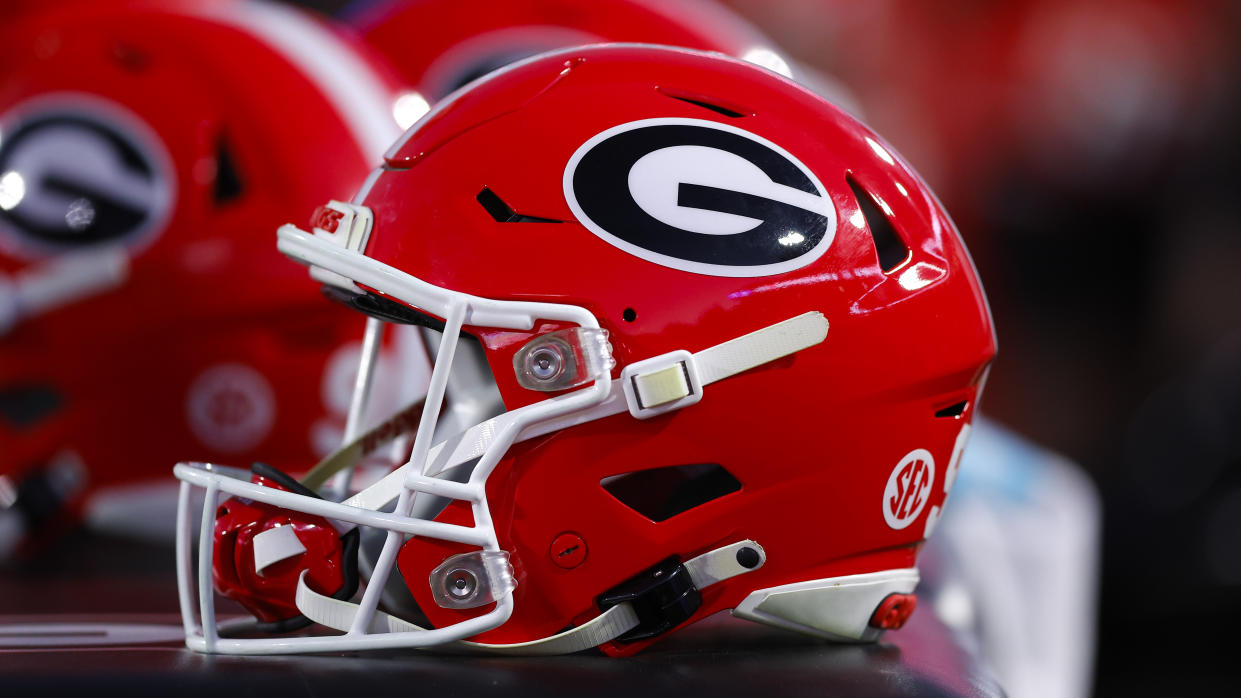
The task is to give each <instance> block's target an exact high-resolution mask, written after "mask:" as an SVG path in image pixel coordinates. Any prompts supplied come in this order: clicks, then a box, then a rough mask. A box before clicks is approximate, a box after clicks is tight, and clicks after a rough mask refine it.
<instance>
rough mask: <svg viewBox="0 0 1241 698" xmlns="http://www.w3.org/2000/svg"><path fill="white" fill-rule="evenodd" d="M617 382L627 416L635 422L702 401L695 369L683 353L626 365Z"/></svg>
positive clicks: (684, 352)
mask: <svg viewBox="0 0 1241 698" xmlns="http://www.w3.org/2000/svg"><path fill="white" fill-rule="evenodd" d="M620 382H621V387H622V389H623V390H624V391H625V404H627V405H628V406H629V414H631V415H633V416H634V417H636V418H638V419H650V418H651V417H654V416H656V415H661V414H663V413H665V412H671V411H672V410H679V409H681V408H682V407H688V406H690V405H692V404H694V403H696V402H698V401H699V400H701V399H702V381H701V380H699V378H698V365H697V363H696V362H695V361H694V355H693V354H691V353H689V352H688V351H685V350H678V351H670V352H668V353H667V354H660V355H659V356H655V357H652V358H649V359H646V360H644V361H639V362H637V363H633V364H629V365H628V366H626V367H625V368H624V370H622V371H621V380H620Z"/></svg>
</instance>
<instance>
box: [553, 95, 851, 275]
mask: <svg viewBox="0 0 1241 698" xmlns="http://www.w3.org/2000/svg"><path fill="white" fill-rule="evenodd" d="M564 194H565V199H566V201H567V202H568V204H569V208H570V209H572V211H573V214H574V215H575V216H577V218H578V220H579V221H581V223H582V225H584V226H586V228H587V229H588V230H590V231H591V232H592V233H594V234H595V235H597V236H599V237H600V238H602V239H603V240H605V241H606V242H608V243H609V244H611V245H614V246H615V247H618V248H620V249H622V250H624V251H626V252H628V253H630V254H632V255H636V256H638V257H641V258H642V259H645V260H647V261H650V262H654V263H656V264H660V265H663V266H666V267H672V268H673V269H680V270H682V271H688V272H694V273H697V274H706V275H710V276H769V275H772V274H780V273H783V272H787V271H792V270H794V269H799V268H801V267H804V266H806V265H807V264H810V263H811V262H813V261H814V260H816V259H818V258H819V257H820V256H822V255H823V253H824V252H825V251H827V248H828V246H830V245H831V243H832V239H833V238H834V237H835V234H836V209H835V207H834V206H833V205H832V201H831V198H830V197H829V196H828V195H827V191H826V190H825V189H824V188H823V185H822V184H821V183H820V182H819V180H818V178H817V177H815V175H814V173H813V172H811V171H810V169H809V168H808V167H806V166H805V165H803V164H802V163H801V161H799V160H798V159H797V158H795V157H793V155H792V154H790V153H789V152H788V151H786V150H784V149H783V148H781V147H780V146H778V145H776V144H775V143H772V142H771V141H769V140H767V139H765V138H762V137H760V136H757V135H755V134H753V133H750V132H749V131H745V130H743V129H740V128H737V127H735V126H730V125H727V124H720V123H716V122H714V121H706V120H702V119H682V118H666V119H646V120H643V121H633V122H630V123H627V124H621V125H620V126H615V127H613V128H610V129H608V130H606V131H604V132H602V133H599V134H597V135H596V136H594V137H593V138H591V139H590V140H588V141H586V142H585V143H584V144H582V146H581V147H580V148H578V149H577V152H575V153H574V154H573V157H571V158H570V159H569V164H568V165H567V167H566V168H565V173H564Z"/></svg>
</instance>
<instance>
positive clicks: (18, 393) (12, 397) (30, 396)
mask: <svg viewBox="0 0 1241 698" xmlns="http://www.w3.org/2000/svg"><path fill="white" fill-rule="evenodd" d="M63 403H64V398H63V397H62V396H61V394H60V391H58V390H56V389H55V388H53V387H52V386H50V385H43V384H36V383H27V384H22V385H7V386H4V387H3V388H0V417H3V418H4V419H6V420H8V421H9V423H11V424H12V425H13V426H15V427H18V428H25V427H30V426H34V425H35V424H37V423H38V422H41V421H43V420H44V419H46V418H47V417H50V416H51V415H53V414H55V413H56V412H57V411H59V410H60V406H61V405H62V404H63Z"/></svg>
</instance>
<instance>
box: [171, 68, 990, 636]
mask: <svg viewBox="0 0 1241 698" xmlns="http://www.w3.org/2000/svg"><path fill="white" fill-rule="evenodd" d="M386 160H387V161H386V165H385V167H384V168H382V169H380V170H377V171H376V172H375V174H374V175H373V176H372V178H371V179H369V180H368V181H367V184H366V185H365V186H364V187H363V189H362V192H361V193H360V194H359V196H358V197H357V198H356V199H355V204H341V203H333V204H331V205H330V207H329V208H328V209H325V211H324V213H323V215H320V216H318V217H316V219H315V221H314V224H313V227H314V230H313V232H304V231H302V230H299V229H296V228H294V227H293V226H285V227H284V228H282V229H281V232H280V248H281V250H282V251H283V252H285V253H286V254H288V255H289V256H291V257H293V258H295V259H298V260H300V261H302V262H304V263H306V264H308V265H310V267H311V273H312V275H313V276H314V277H315V278H317V279H319V280H320V281H322V282H324V284H325V286H326V287H327V288H329V289H331V294H332V295H334V296H335V297H336V298H337V299H338V300H342V301H344V302H346V303H348V304H350V305H353V306H354V307H356V308H358V309H361V310H364V311H366V312H368V313H370V314H371V315H372V316H373V317H375V318H381V319H382V320H384V321H386V324H398V325H399V324H402V323H409V324H414V325H420V326H423V327H428V328H433V329H436V330H438V331H439V332H440V334H439V337H440V340H439V341H438V342H435V343H433V345H435V346H436V347H437V348H436V356H435V366H434V369H433V373H432V377H431V383H430V385H431V387H430V392H429V396H428V399H427V401H426V405H425V407H424V408H423V409H422V416H421V419H420V421H419V423H418V428H417V432H418V435H417V438H416V440H415V441H414V446H413V453H412V456H411V458H410V460H409V463H408V464H407V465H405V466H403V467H401V468H399V469H397V470H396V471H394V472H393V473H392V474H390V475H388V476H387V477H385V478H383V479H382V480H380V481H378V482H377V483H375V484H373V485H371V486H369V487H366V488H364V489H362V490H361V491H359V492H357V493H356V494H354V495H353V496H352V497H350V498H349V499H347V500H346V501H344V502H343V503H335V502H330V501H326V500H322V499H318V498H316V497H315V496H314V493H313V492H307V491H303V490H304V488H301V487H300V486H299V485H298V484H297V483H296V482H289V481H288V480H287V479H285V478H282V477H281V476H280V475H279V474H278V473H271V472H270V471H265V470H264V471H260V470H256V471H255V472H254V477H253V478H252V479H253V480H254V481H253V482H250V481H249V480H250V479H251V476H249V475H247V474H244V473H239V472H231V471H229V470H228V469H226V468H221V467H219V466H209V465H195V464H188V463H187V464H181V465H178V466H177V469H176V472H177V475H178V477H180V478H181V479H182V480H183V481H184V482H185V483H187V484H192V485H196V486H200V487H204V488H206V499H207V501H206V502H205V508H204V511H206V512H212V513H215V514H216V518H215V519H214V521H215V527H214V542H213V541H212V539H211V536H212V535H213V530H212V525H211V519H210V518H207V519H206V520H205V524H206V525H204V526H203V536H204V540H203V543H202V545H201V547H200V549H201V550H208V549H210V550H211V551H212V553H211V555H210V556H208V557H205V558H204V560H203V561H204V564H205V563H207V562H210V563H211V564H212V565H213V566H212V573H213V574H214V578H215V587H216V589H218V590H219V591H220V592H221V593H223V594H224V595H226V596H228V597H230V598H233V599H235V600H237V601H239V602H241V603H242V604H243V605H245V606H247V608H249V609H251V610H252V611H254V612H255V614H256V616H259V617H260V619H261V620H264V621H265V622H267V623H269V627H271V626H270V624H273V623H274V624H275V625H276V626H278V625H279V624H280V623H281V622H284V621H286V620H289V618H288V614H297V613H300V614H302V615H304V616H305V618H307V619H310V620H313V621H315V622H317V623H319V624H321V625H323V626H326V627H328V628H334V629H337V630H342V631H347V630H351V631H352V632H350V633H349V634H348V635H345V636H337V635H331V636H313V637H294V638H273V639H268V638H249V639H234V638H222V637H220V636H219V635H218V632H217V627H216V619H215V617H214V612H213V604H214V600H213V599H214V596H213V591H212V588H211V586H210V585H206V586H202V585H199V587H198V596H197V603H196V604H194V602H193V599H194V598H195V597H194V596H193V594H192V589H191V585H193V584H194V582H193V581H192V578H191V575H189V574H185V575H183V576H182V583H183V587H182V596H181V598H182V604H183V611H184V612H185V613H186V614H187V617H191V618H192V617H193V616H194V615H195V610H196V609H197V610H199V611H201V614H202V621H203V625H202V627H201V628H198V627H194V626H193V625H192V624H191V626H190V627H188V628H187V631H188V632H187V642H188V644H189V646H190V647H192V648H195V649H198V650H200V651H215V652H228V653H250V652H272V651H281V652H291V651H299V650H300V651H336V650H349V649H365V648H380V647H398V646H413V647H420V646H427V645H440V644H445V643H453V642H460V641H462V640H464V639H465V638H472V641H471V645H472V646H473V647H474V648H476V649H477V648H479V647H480V646H481V648H482V649H486V650H491V651H500V652H525V653H556V652H568V651H575V650H579V649H583V648H586V647H592V646H600V647H601V648H602V649H603V650H604V651H605V652H608V653H609V654H630V653H633V652H636V651H638V650H639V649H641V648H642V647H645V646H646V645H648V644H649V643H650V642H653V641H654V640H655V639H657V638H658V637H660V636H662V635H663V634H664V633H666V632H667V631H669V630H671V629H673V628H676V627H680V626H683V625H684V624H686V623H690V622H693V621H696V620H699V619H701V618H704V617H706V616H708V615H710V614H712V613H715V612H717V611H720V610H724V609H733V613H734V614H735V615H738V616H741V617H744V618H748V619H751V620H755V621H759V622H763V623H769V624H772V625H776V626H779V627H784V628H789V629H793V630H797V631H801V632H804V633H807V634H810V635H813V636H817V637H826V638H835V639H849V640H873V639H875V638H877V637H878V636H879V635H880V634H881V633H882V632H883V630H885V629H889V628H895V627H899V626H900V625H901V624H902V623H903V622H904V620H905V618H906V617H907V616H908V614H909V612H910V611H911V610H912V606H913V603H914V601H913V597H912V592H913V590H914V587H915V585H916V584H917V581H918V573H917V570H916V568H915V566H914V565H915V560H916V557H917V553H918V550H919V548H920V545H921V542H922V541H923V540H924V539H925V538H926V536H927V535H929V534H930V532H931V530H932V528H933V527H934V524H935V522H936V521H937V519H938V516H939V513H940V509H941V506H942V504H943V503H944V500H945V498H946V497H947V493H948V491H949V489H950V487H951V485H952V482H953V479H954V477H955V473H956V470H955V469H956V466H957V464H958V462H959V459H960V455H961V451H962V449H963V447H964V444H965V441H966V438H967V435H968V429H969V422H970V420H971V419H972V417H973V414H974V406H975V405H976V403H977V400H978V397H979V391H980V389H981V384H982V382H983V379H984V375H985V371H986V367H987V366H988V364H989V362H990V360H991V357H992V355H993V353H994V349H995V342H994V336H993V333H992V327H991V320H990V315H989V312H988V310H987V305H986V300H985V298H984V296H983V293H982V289H981V287H980V285H979V283H978V280H977V277H976V274H975V271H974V268H973V265H972V263H971V261H970V258H969V256H968V253H967V252H966V250H965V248H964V246H963V245H962V243H961V241H960V238H959V236H958V234H957V232H956V230H955V228H954V227H953V225H952V223H951V221H950V220H949V219H948V217H947V215H946V214H945V213H944V211H943V210H942V209H941V207H940V205H939V203H938V202H937V201H936V199H935V197H934V195H933V194H932V193H931V192H930V191H929V190H928V189H927V188H926V186H925V185H924V183H923V182H922V180H921V179H919V178H918V176H917V175H916V174H914V173H913V172H912V171H911V170H910V169H909V167H908V166H907V165H906V164H905V163H904V161H902V160H901V159H900V158H899V157H898V156H897V155H896V154H895V153H894V152H893V151H892V150H891V148H890V147H889V146H887V145H886V144H885V143H884V142H883V141H882V140H881V139H880V138H879V137H878V136H876V135H875V134H873V133H871V132H870V131H869V130H867V129H866V128H865V127H864V126H862V125H861V124H859V123H858V122H857V121H856V120H854V119H853V118H851V117H850V116H848V115H847V114H845V113H844V112H842V111H840V110H839V109H837V108H835V107H833V106H832V105H831V104H829V103H827V102H826V101H824V100H823V99H822V98H820V97H818V96H817V95H815V94H813V93H812V92H810V91H808V90H806V89H804V88H802V87H800V86H798V85H796V84H794V83H793V82H791V81H788V80H785V79H783V78H780V77H778V76H776V75H774V74H772V73H771V72H769V71H765V70H760V69H757V68H755V67H754V66H752V65H749V64H747V63H744V62H741V61H737V60H734V59H730V58H727V57H724V56H721V55H719V54H706V53H699V52H696V51H689V50H680V49H671V48H661V47H653V46H649V45H623V44H622V45H612V46H592V47H580V48H575V49H569V50H565V51H559V52H554V53H550V54H545V55H541V56H538V57H536V58H532V59H529V60H526V61H522V62H520V63H517V64H514V65H511V66H509V67H508V68H505V69H502V70H499V71H497V72H494V73H492V74H490V75H489V76H487V77H485V78H483V79H482V80H480V81H478V82H476V83H474V84H473V85H472V86H470V87H468V88H466V89H464V90H462V91H460V92H458V93H456V95H455V96H453V97H452V98H450V99H448V100H446V101H444V102H442V103H440V104H439V105H437V107H436V108H435V109H434V110H433V111H432V112H431V113H430V114H428V115H427V116H426V117H424V118H423V119H422V120H421V121H420V122H419V123H418V124H417V125H415V126H414V127H413V128H412V129H411V130H410V131H408V132H407V133H406V135H405V136H404V137H403V138H402V139H401V140H400V141H398V143H397V144H396V145H394V146H393V148H392V149H391V150H390V151H389V152H388V154H387V158H386ZM372 322H373V323H378V322H379V320H372ZM829 326H830V331H829ZM463 356H464V357H466V358H467V359H469V358H471V357H481V358H482V360H483V361H484V362H485V364H484V369H483V370H482V371H479V370H477V366H476V365H474V363H473V362H472V361H470V360H466V361H462V357H463ZM462 371H466V372H469V373H471V374H472V380H474V381H476V382H477V384H478V385H477V390H478V391H482V392H487V391H491V392H494V393H496V394H498V397H499V399H500V400H501V401H502V407H501V409H500V412H499V413H498V414H495V413H493V412H488V411H485V410H481V409H480V410H479V411H478V412H477V414H476V418H475V419H468V418H467V415H466V413H467V412H468V411H469V409H470V407H469V405H470V398H471V395H472V393H471V392H469V391H467V390H465V389H464V388H465V386H464V381H460V380H457V379H459V378H461V377H462V376H461V372H462ZM367 372H369V370H368V369H364V374H366V373H367ZM375 373H376V374H377V377H378V378H379V379H381V380H382V379H383V375H382V369H375ZM454 381H456V382H455V383H454ZM364 382H365V381H360V384H361V383H364ZM445 395H446V400H443V398H444V397H445ZM483 402H486V401H483ZM445 415H451V417H452V419H453V420H455V423H456V424H459V425H463V426H461V427H460V428H453V429H446V428H445V427H444V425H445V423H446V420H447V418H446V417H445ZM183 492H184V490H183ZM227 495H233V497H234V498H232V499H225V500H224V501H222V502H220V501H218V498H219V497H223V496H227ZM188 502H189V499H188V496H185V498H184V499H183V507H186V506H188ZM217 505H219V506H218V508H217ZM238 506H240V507H243V508H244V507H254V506H261V507H265V508H267V509H268V510H270V511H278V512H280V516H283V517H284V519H283V520H282V521H283V523H284V524H292V525H271V526H267V527H265V528H264V529H263V530H259V531H257V532H255V531H254V530H253V529H250V530H247V531H242V532H240V533H239V532H238V530H237V528H235V527H234V525H233V524H232V523H231V522H232V520H233V519H234V517H242V518H246V517H252V514H250V513H247V512H244V511H243V512H241V513H237V512H236V511H234V509H236V508H237V507H238ZM211 515H212V514H211V513H209V514H207V515H206V516H207V517H210V516H211ZM273 520H274V519H273ZM330 522H334V523H330ZM331 527H336V528H340V529H349V528H351V527H358V528H361V529H370V530H378V531H380V532H384V533H386V542H385V544H384V546H383V550H382V552H380V554H379V555H378V556H377V558H376V561H375V562H374V565H373V569H372V570H371V571H370V573H369V580H368V584H367V587H366V591H365V593H363V594H362V596H361V598H360V600H359V601H358V602H357V603H354V602H353V601H351V600H350V599H349V597H350V596H351V595H352V594H353V588H352V587H351V585H350V584H348V583H347V582H346V583H344V584H342V583H341V582H340V579H341V575H340V574H339V573H338V572H337V570H338V569H339V568H340V567H342V566H343V567H345V568H348V567H349V563H348V560H347V559H346V560H345V562H344V564H343V565H342V564H341V556H342V552H341V550H340V548H341V547H343V548H344V552H343V555H344V556H345V557H347V556H348V555H349V554H350V552H349V545H348V544H347V543H346V544H345V545H343V546H339V545H337V544H336V543H335V540H333V538H334V535H335V533H334V531H332V528H331ZM179 529H180V530H179V534H178V547H179V555H180V556H181V562H180V564H181V565H182V568H183V569H185V570H188V569H189V566H190V559H189V556H190V554H191V553H190V551H191V548H192V546H191V541H190V528H189V525H188V519H187V518H184V519H183V521H182V524H181V525H180V526H179ZM325 531H326V533H324V532H325ZM411 534H412V537H410V535H411ZM347 535H349V534H347ZM394 568H399V574H394V572H395V569H394ZM200 574H205V572H202V573H200ZM203 579H205V577H204V578H203ZM394 580H395V583H396V584H397V585H399V586H400V587H401V588H402V590H403V591H404V593H405V594H406V596H407V598H409V599H410V600H412V601H413V603H412V604H407V605H406V606H404V607H402V608H394V607H393V606H391V605H390V603H389V601H388V599H387V598H386V597H385V596H384V592H385V590H390V588H391V585H392V583H393V581H394ZM333 596H334V597H335V598H332V597H333ZM380 604H383V608H382V610H377V608H379V607H380ZM411 609H412V610H411ZM566 628H569V629H568V630H566Z"/></svg>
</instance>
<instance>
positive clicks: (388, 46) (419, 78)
mask: <svg viewBox="0 0 1241 698" xmlns="http://www.w3.org/2000/svg"><path fill="white" fill-rule="evenodd" d="M342 14H343V19H344V20H345V21H346V22H347V23H349V24H350V25H352V26H353V27H354V28H355V29H356V30H357V31H358V32H359V33H360V34H361V35H362V37H363V38H364V40H365V41H366V42H367V44H369V45H370V46H371V47H373V48H374V49H375V50H377V51H378V52H379V53H381V54H383V56H384V57H385V58H387V59H388V61H389V62H391V63H392V65H393V66H394V67H395V69H396V70H397V71H398V72H399V73H400V74H401V76H402V77H403V78H405V79H406V80H409V81H411V82H412V83H413V85H414V87H415V88H416V89H417V93H418V94H420V95H421V96H422V97H423V98H425V100H427V101H429V102H431V103H434V102H435V101H438V100H440V99H443V98H444V97H445V96H447V95H448V94H449V93H450V92H452V91H453V90H455V89H457V88H459V87H461V86H463V85H465V84H466V83H468V82H470V81H471V80H474V79H476V78H479V77H481V76H483V75H486V74H487V73H489V72H491V71H493V70H495V69H497V68H500V67H502V66H505V65H507V64H509V63H511V62H513V61H516V60H519V59H522V58H527V57H529V56H533V55H535V54H537V53H542V52H544V51H550V50H553V49H558V48H567V47H570V46H578V45H583V44H595V43H605V42H614V41H624V42H641V43H650V44H666V45H669V46H682V47H685V48H692V49H698V50H702V51H719V52H721V53H726V54H728V55H730V56H734V57H737V58H741V59H743V60H746V61H749V62H751V63H755V64H757V65H761V66H763V67H765V68H769V69H771V70H773V71H775V72H777V73H780V74H781V75H784V76H786V77H792V78H794V79H796V80H797V81H798V82H801V83H802V84H805V85H808V86H810V87H812V88H813V89H815V90H816V91H818V92H819V93H820V94H823V95H825V96H828V97H829V98H830V99H831V100H832V101H834V102H836V103H837V104H838V105H841V106H845V107H847V108H849V109H850V110H851V111H852V109H853V99H852V97H851V96H850V95H849V94H848V90H846V89H845V88H844V87H843V86H842V85H840V84H839V83H837V82H836V81H834V80H833V79H831V78H829V77H827V76H824V75H821V74H818V73H817V72H815V71H813V70H811V69H809V68H806V67H804V66H800V65H797V64H795V63H794V62H793V61H792V59H790V58H789V57H787V56H785V55H783V54H782V53H781V52H780V51H779V50H778V49H776V47H775V45H774V44H773V43H772V42H771V40H770V39H768V38H767V37H765V36H763V34H762V33H761V32H760V31H759V30H758V29H756V28H755V27H754V26H753V25H751V24H750V23H748V22H747V21H746V20H745V19H743V18H742V17H740V16H739V15H737V14H735V13H733V12H732V11H730V10H728V9H727V8H725V7H723V6H722V5H719V4H717V3H715V2H711V1H710V0H679V1H678V2H658V1H656V0H594V1H592V2H577V1H576V0H525V1H523V2H511V1H508V0H480V1H476V2H469V3H462V2H455V1H454V0H382V1H380V2H367V3H361V7H360V9H358V10H356V11H352V12H351V11H350V10H348V9H346V11H345V12H344V13H342ZM418 100H419V97H417V96H415V95H413V94H411V95H408V96H406V97H405V98H404V100H403V101H402V102H401V103H400V104H399V105H398V108H397V113H398V118H399V119H402V120H407V123H406V124H405V125H407V126H408V125H410V124H412V123H413V122H414V120H416V119H417V118H418V117H419V116H421V115H422V112H423V111H425V109H426V103H425V102H422V103H420V102H419V101H418Z"/></svg>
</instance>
